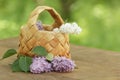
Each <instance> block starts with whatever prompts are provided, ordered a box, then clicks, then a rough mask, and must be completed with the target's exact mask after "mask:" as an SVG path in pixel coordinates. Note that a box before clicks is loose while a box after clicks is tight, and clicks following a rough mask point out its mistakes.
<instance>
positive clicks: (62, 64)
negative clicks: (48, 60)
mask: <svg viewBox="0 0 120 80" xmlns="http://www.w3.org/2000/svg"><path fill="white" fill-rule="evenodd" d="M74 67H75V63H74V62H73V61H72V60H70V59H67V58H65V57H55V58H54V59H53V61H52V68H53V70H54V71H56V72H71V71H73V70H74Z"/></svg>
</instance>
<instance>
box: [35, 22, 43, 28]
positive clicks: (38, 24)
mask: <svg viewBox="0 0 120 80" xmlns="http://www.w3.org/2000/svg"><path fill="white" fill-rule="evenodd" d="M36 25H37V27H38V29H39V30H44V28H43V26H42V22H41V21H38V22H37V23H36Z"/></svg>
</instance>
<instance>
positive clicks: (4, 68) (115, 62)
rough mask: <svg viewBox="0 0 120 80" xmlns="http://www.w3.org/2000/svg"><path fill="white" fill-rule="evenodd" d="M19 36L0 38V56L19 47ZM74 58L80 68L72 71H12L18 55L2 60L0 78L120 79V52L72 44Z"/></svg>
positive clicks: (27, 79) (30, 79) (14, 79)
mask: <svg viewBox="0 0 120 80" xmlns="http://www.w3.org/2000/svg"><path fill="white" fill-rule="evenodd" d="M17 45H18V38H11V39H6V40H0V56H2V55H3V53H4V52H5V51H6V50H7V49H9V48H15V49H17ZM71 53H72V59H73V60H75V62H76V64H77V66H78V68H77V69H75V70H74V71H73V72H71V73H55V72H50V73H43V74H31V73H22V72H12V71H11V68H10V66H9V64H10V63H12V62H13V61H14V60H15V59H16V56H12V57H10V58H7V59H5V60H3V61H0V80H120V53H117V52H112V51H105V50H99V49H95V48H88V47H82V46H75V45H71Z"/></svg>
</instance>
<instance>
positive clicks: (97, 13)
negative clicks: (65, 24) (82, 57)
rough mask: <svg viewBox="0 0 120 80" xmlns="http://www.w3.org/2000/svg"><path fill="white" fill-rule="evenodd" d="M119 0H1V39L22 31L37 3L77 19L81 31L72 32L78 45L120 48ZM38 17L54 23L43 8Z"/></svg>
mask: <svg viewBox="0 0 120 80" xmlns="http://www.w3.org/2000/svg"><path fill="white" fill-rule="evenodd" d="M119 3H120V1H119V0H99V1H98V0H52V1H51V0H0V39H4V38H9V37H15V36H18V35H19V31H20V26H21V25H22V24H25V23H26V22H27V19H28V17H29V15H30V12H31V11H32V10H33V9H34V8H35V7H36V6H37V5H48V6H51V7H54V8H55V9H56V10H57V11H58V12H59V13H60V14H61V16H62V17H63V19H64V20H65V21H70V22H73V21H75V22H77V23H78V24H79V25H80V26H81V27H82V29H83V31H82V33H81V34H80V35H70V42H71V43H74V44H77V45H84V46H90V47H97V48H102V49H108V50H114V51H120V37H119V34H120V31H119V30H120V27H119V26H120V24H119V22H120V17H119V14H120V5H119ZM39 19H41V20H42V21H43V23H46V24H51V23H52V22H53V20H52V19H51V17H50V15H48V13H46V12H44V13H42V14H41V15H40V17H39Z"/></svg>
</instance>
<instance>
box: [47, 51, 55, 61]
mask: <svg viewBox="0 0 120 80" xmlns="http://www.w3.org/2000/svg"><path fill="white" fill-rule="evenodd" d="M53 57H54V56H53V54H52V53H48V55H47V56H46V59H47V60H48V61H52V60H53Z"/></svg>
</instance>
